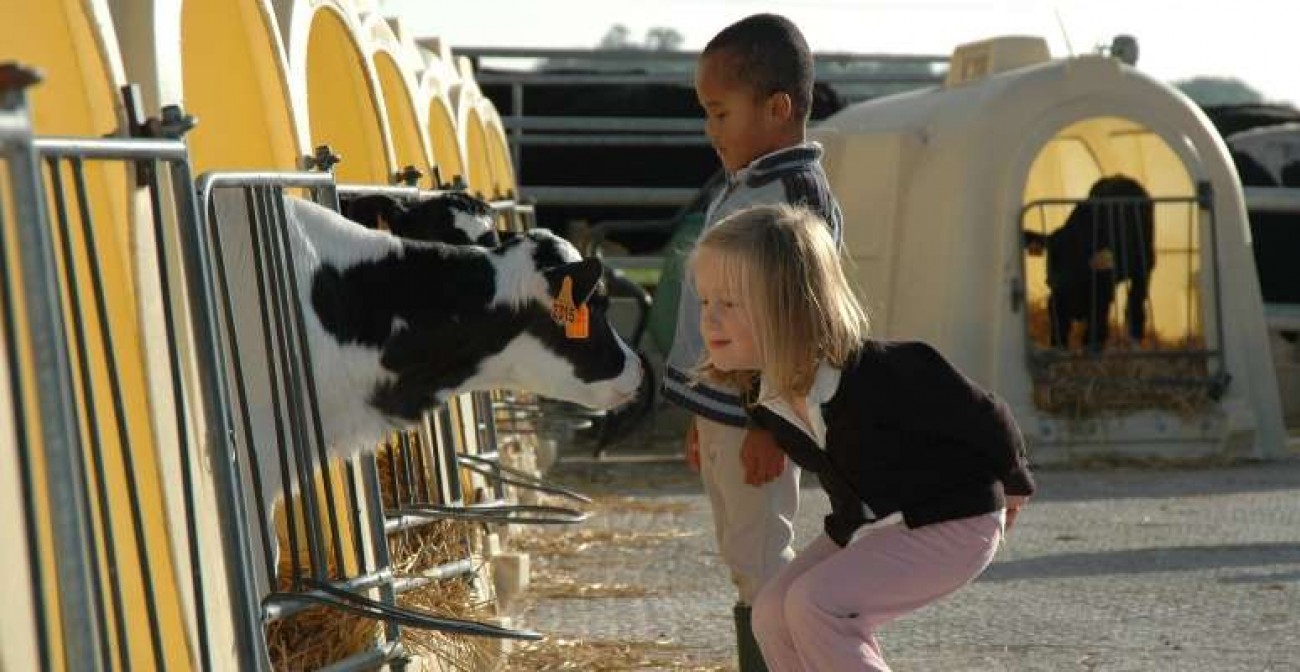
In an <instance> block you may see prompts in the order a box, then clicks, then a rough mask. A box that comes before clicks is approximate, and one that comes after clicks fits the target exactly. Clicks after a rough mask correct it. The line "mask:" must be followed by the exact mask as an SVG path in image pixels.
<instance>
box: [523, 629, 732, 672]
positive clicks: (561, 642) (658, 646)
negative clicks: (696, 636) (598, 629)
mask: <svg viewBox="0 0 1300 672" xmlns="http://www.w3.org/2000/svg"><path fill="white" fill-rule="evenodd" d="M690 653H691V650H690V649H689V648H687V647H685V646H681V645H680V644H673V643H671V642H606V641H597V640H582V639H563V638H559V637H550V638H547V639H545V640H543V641H540V642H530V643H529V644H527V645H524V646H520V647H518V648H516V650H515V652H514V653H512V654H510V664H509V667H508V668H507V669H508V670H520V671H523V670H529V671H531V672H568V671H570V670H582V671H583V672H615V671H626V670H673V671H675V672H723V671H724V670H730V669H733V668H731V666H729V665H720V664H716V663H701V662H695V661H692V660H691V656H690Z"/></svg>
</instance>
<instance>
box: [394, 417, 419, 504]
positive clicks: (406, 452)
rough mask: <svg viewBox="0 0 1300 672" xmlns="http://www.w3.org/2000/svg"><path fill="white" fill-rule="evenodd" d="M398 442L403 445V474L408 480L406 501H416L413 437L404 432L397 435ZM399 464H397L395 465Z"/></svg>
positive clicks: (412, 502) (411, 502)
mask: <svg viewBox="0 0 1300 672" xmlns="http://www.w3.org/2000/svg"><path fill="white" fill-rule="evenodd" d="M397 442H398V444H399V445H401V446H402V465H401V466H402V475H403V476H404V477H405V480H406V501H407V503H410V504H414V503H415V469H414V464H413V460H412V459H411V439H410V437H408V436H407V435H406V432H402V433H400V434H399V435H398V437H397ZM394 466H397V465H394Z"/></svg>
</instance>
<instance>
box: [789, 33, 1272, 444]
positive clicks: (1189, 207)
mask: <svg viewBox="0 0 1300 672" xmlns="http://www.w3.org/2000/svg"><path fill="white" fill-rule="evenodd" d="M812 135H813V137H814V139H816V140H818V141H820V142H821V143H822V144H823V145H824V146H825V148H826V157H825V164H826V168H827V171H828V173H829V174H830V178H831V183H832V187H833V189H834V190H835V193H836V195H837V196H838V198H839V199H840V202H841V204H842V205H843V207H844V214H845V222H846V229H845V231H846V234H845V235H846V245H847V248H848V249H847V253H848V255H849V256H850V257H851V260H852V263H853V264H854V268H853V270H852V271H851V272H852V273H853V274H854V275H855V276H856V280H857V281H858V283H859V285H860V289H861V290H862V291H863V292H864V297H865V299H866V301H867V304H868V306H869V308H870V311H871V315H872V318H873V321H874V325H873V326H874V331H875V334H876V335H877V336H878V337H882V338H892V339H907V338H918V339H925V340H928V341H930V342H932V343H934V344H936V345H937V346H938V347H940V348H941V349H942V350H943V351H944V352H945V353H946V354H947V355H949V356H950V357H951V358H953V359H954V361H956V362H957V363H958V364H959V366H960V367H961V368H962V369H963V370H964V371H966V372H967V373H968V375H970V376H972V377H973V378H974V379H976V380H977V381H978V382H980V383H982V384H984V385H986V386H988V387H990V388H991V389H993V390H995V391H996V392H997V393H998V394H1000V395H1001V396H1003V397H1004V398H1005V399H1006V400H1007V402H1008V403H1009V404H1010V405H1011V406H1012V407H1013V409H1014V410H1015V413H1016V417H1017V419H1018V420H1019V422H1020V424H1021V427H1022V429H1023V430H1024V432H1025V435H1026V438H1027V440H1028V441H1029V443H1030V450H1031V451H1032V453H1033V456H1034V459H1035V460H1036V461H1037V462H1039V463H1044V462H1054V461H1062V460H1069V459H1078V458H1085V457H1092V456H1104V455H1117V456H1126V457H1139V456H1140V457H1156V458H1171V459H1185V458H1194V457H1207V456H1220V455H1222V456H1227V455H1236V456H1249V457H1256V458H1266V457H1272V456H1278V455H1279V454H1281V452H1282V451H1283V450H1284V444H1285V433H1284V430H1283V426H1282V422H1281V415H1280V405H1279V402H1278V392H1277V383H1276V380H1275V376H1274V370H1273V366H1272V362H1271V361H1270V357H1269V351H1268V341H1267V333H1266V330H1265V323H1264V316H1263V310H1262V304H1261V299H1260V290H1259V283H1258V281H1257V278H1256V274H1255V268H1254V261H1253V258H1252V256H1251V250H1250V239H1249V233H1248V228H1247V220H1246V211H1245V206H1244V203H1243V198H1242V192H1241V188H1240V186H1239V183H1238V180H1237V176H1236V174H1235V171H1234V169H1233V167H1232V163H1231V161H1230V160H1229V158H1228V153H1227V151H1226V150H1225V148H1224V145H1223V143H1222V142H1221V141H1220V140H1219V138H1218V136H1217V135H1216V134H1215V132H1214V130H1213V128H1212V127H1211V125H1210V123H1209V122H1208V121H1207V120H1206V118H1205V117H1204V116H1203V115H1202V114H1201V113H1200V111H1199V110H1198V109H1197V108H1196V107H1195V105H1194V104H1193V103H1192V102H1191V101H1189V100H1188V99H1186V98H1184V97H1183V96H1182V95H1181V94H1179V93H1178V92H1176V91H1175V90H1174V89H1172V88H1170V87H1168V86H1166V85H1164V84H1162V83H1160V82H1157V81H1156V80H1154V79H1152V78H1150V77H1148V76H1147V75H1145V74H1143V73H1142V72H1141V71H1139V70H1135V69H1133V68H1131V67H1129V66H1126V65H1123V64H1121V63H1120V62H1119V61H1117V60H1113V59H1111V58H1107V57H1102V56H1082V57H1077V58H1069V59H1058V60H1051V59H1050V57H1049V56H1048V53H1047V47H1046V44H1045V42H1043V41H1042V40H1041V39H1037V38H1002V39H997V40H991V41H987V42H981V43H976V44H972V45H966V46H964V47H961V48H959V49H958V50H957V51H956V53H955V54H954V58H953V62H952V67H951V70H950V74H949V76H948V81H947V82H945V84H944V85H943V86H941V87H937V88H932V89H927V90H921V91H916V92H910V93H904V94H899V95H895V96H889V97H885V98H880V99H876V100H872V101H867V102H864V103H861V104H858V105H854V106H852V107H850V108H847V109H845V110H843V111H841V112H840V113H838V114H836V115H835V116H833V117H831V118H829V119H827V120H825V121H824V122H823V123H822V124H821V125H820V126H818V127H817V128H816V130H815V132H814V133H813V134H812ZM1114 175H1125V176H1128V177H1130V178H1132V179H1133V180H1136V181H1137V182H1138V183H1140V184H1141V186H1142V187H1143V188H1144V189H1145V191H1146V193H1147V194H1148V195H1149V199H1144V200H1146V202H1147V203H1148V204H1149V209H1148V212H1151V211H1152V210H1153V211H1154V220H1155V221H1154V255H1155V256H1154V257H1153V259H1152V260H1148V261H1147V262H1146V263H1145V266H1144V268H1145V269H1146V274H1147V275H1148V276H1149V285H1150V289H1149V295H1148V296H1149V299H1148V301H1147V302H1146V305H1145V310H1144V311H1143V310H1139V311H1138V312H1140V313H1142V314H1144V315H1146V325H1145V327H1141V326H1139V327H1138V329H1137V331H1140V332H1143V336H1142V338H1141V340H1140V341H1134V342H1131V343H1123V342H1119V341H1122V339H1119V341H1117V340H1116V339H1112V342H1109V343H1107V344H1106V345H1105V346H1104V347H1101V346H1099V347H1098V348H1097V350H1095V351H1090V352H1087V351H1085V352H1078V351H1075V350H1068V349H1066V348H1064V347H1051V346H1050V344H1049V343H1048V342H1047V339H1046V336H1045V335H1044V331H1043V326H1042V325H1043V324H1044V323H1045V318H1046V309H1045V306H1046V305H1048V304H1047V300H1048V298H1047V297H1048V294H1049V292H1050V291H1052V290H1050V289H1049V286H1048V281H1047V279H1046V278H1047V272H1046V267H1045V264H1044V263H1043V260H1042V258H1041V257H1037V256H1031V255H1030V254H1029V253H1028V252H1027V251H1026V250H1025V245H1024V240H1025V238H1026V233H1027V232H1031V233H1039V234H1051V233H1053V232H1055V231H1057V230H1060V228H1061V226H1062V223H1063V222H1064V221H1065V220H1066V217H1067V215H1068V214H1069V213H1070V210H1071V208H1072V207H1074V206H1075V205H1076V204H1077V203H1078V202H1079V201H1080V200H1082V199H1085V198H1086V197H1087V196H1088V193H1089V187H1090V186H1091V185H1092V184H1093V183H1094V182H1095V181H1096V180H1097V179H1098V178H1101V177H1107V176H1114ZM1112 200H1119V199H1112ZM1099 203H1102V205H1101V206H1099V207H1102V208H1105V207H1111V206H1107V205H1105V203H1106V202H1104V201H1099ZM1111 226H1114V224H1111ZM1120 226H1123V225H1122V224H1121V225H1120ZM1098 230H1100V229H1094V231H1098ZM1148 235H1150V234H1148ZM1118 247H1122V244H1121V245H1119V246H1117V248H1118ZM1049 252H1050V249H1049ZM1120 252H1122V251H1121V250H1118V249H1117V250H1116V251H1115V255H1116V256H1119V255H1120ZM1107 254H1108V255H1109V254H1110V253H1109V252H1107ZM1156 259H1158V261H1156ZM1092 263H1097V262H1092ZM1107 263H1109V264H1113V263H1115V262H1114V261H1113V259H1111V258H1110V257H1107ZM1092 268H1093V269H1097V268H1099V267H1098V266H1096V265H1094V266H1092ZM1107 272H1110V273H1112V274H1114V275H1112V276H1111V277H1119V276H1118V275H1117V274H1115V273H1117V272H1116V271H1110V270H1109V267H1108V271H1107ZM1094 275H1096V273H1094ZM1130 286H1131V283H1130ZM1094 289H1095V288H1094ZM1115 294H1116V295H1115V304H1114V308H1113V309H1112V310H1110V311H1109V316H1114V315H1122V314H1123V312H1124V311H1122V310H1121V308H1122V307H1123V305H1124V302H1125V301H1126V300H1127V294H1126V293H1125V292H1124V291H1123V289H1122V288H1121V289H1120V290H1119V291H1116V292H1115ZM1058 300H1059V299H1058ZM1058 305H1059V304H1058ZM1106 306H1107V307H1109V306H1110V303H1109V299H1107V304H1106ZM1109 316H1108V319H1109ZM1111 331H1112V333H1113V332H1116V331H1119V330H1116V329H1113V328H1112V329H1111ZM1067 336H1068V333H1067ZM1089 367H1092V368H1091V369H1090V368H1089ZM1135 367H1136V368H1135ZM1089 370H1092V371H1093V372H1092V373H1087V371H1089ZM1081 372H1082V374H1084V375H1081ZM1098 372H1100V373H1098ZM1143 372H1145V373H1143ZM1136 387H1140V388H1142V389H1141V390H1139V391H1138V393H1136V397H1135V399H1134V400H1133V401H1132V402H1131V403H1124V404H1116V403H1110V402H1113V401H1114V400H1115V399H1118V398H1120V397H1121V396H1123V395H1124V394H1134V393H1133V390H1132V389H1129V388H1136ZM1065 390H1075V391H1079V393H1080V395H1082V396H1080V397H1079V398H1080V399H1082V400H1083V402H1082V403H1080V404H1075V405H1073V406H1071V407H1070V408H1068V409H1064V410H1063V409H1062V408H1061V405H1060V404H1059V403H1054V402H1053V401H1052V399H1053V398H1054V395H1055V396H1056V397H1060V396H1061V394H1062V392H1063V391H1065ZM1076 401H1077V400H1076Z"/></svg>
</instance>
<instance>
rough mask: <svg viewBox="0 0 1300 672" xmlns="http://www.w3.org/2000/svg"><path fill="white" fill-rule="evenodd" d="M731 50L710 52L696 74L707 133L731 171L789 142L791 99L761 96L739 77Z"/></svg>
mask: <svg viewBox="0 0 1300 672" xmlns="http://www.w3.org/2000/svg"><path fill="white" fill-rule="evenodd" d="M735 63H736V61H735V59H734V58H733V57H732V56H731V55H730V54H727V53H726V52H716V53H711V54H706V55H705V56H703V57H702V58H701V59H700V63H699V67H698V68H697V69H696V71H695V95H696V97H698V98H699V101H700V106H701V107H703V108H704V115H705V122H704V132H705V133H706V134H707V135H708V136H709V141H710V142H712V143H713V149H714V151H716V152H717V153H718V158H719V159H721V160H722V165H723V166H724V167H725V168H726V169H727V171H728V172H735V171H737V170H740V169H741V168H744V167H745V166H747V165H749V164H750V162H752V161H753V160H754V159H757V158H758V157H760V156H763V155H764V154H768V153H770V152H774V151H776V150H778V149H781V148H782V147H783V146H785V145H786V144H787V138H788V135H789V133H788V123H789V121H790V116H791V104H790V96H789V95H788V94H785V93H775V94H771V95H766V96H763V95H759V94H758V93H757V92H755V91H754V90H753V89H752V88H750V87H749V86H748V85H747V84H745V83H744V82H743V81H741V80H740V79H739V78H738V77H736V73H735Z"/></svg>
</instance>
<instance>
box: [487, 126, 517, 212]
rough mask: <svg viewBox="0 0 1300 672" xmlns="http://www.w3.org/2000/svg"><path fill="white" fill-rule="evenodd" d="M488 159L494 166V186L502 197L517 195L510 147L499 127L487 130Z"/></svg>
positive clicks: (490, 127)
mask: <svg viewBox="0 0 1300 672" xmlns="http://www.w3.org/2000/svg"><path fill="white" fill-rule="evenodd" d="M487 145H488V158H489V161H490V163H491V166H492V185H493V187H494V188H495V189H496V191H497V193H499V194H501V195H502V196H505V195H517V194H518V191H517V190H516V189H515V187H516V184H515V171H514V167H513V165H512V164H511V160H510V147H509V145H508V144H506V137H505V135H504V134H502V132H501V128H500V127H498V126H489V127H488V129H487Z"/></svg>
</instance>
